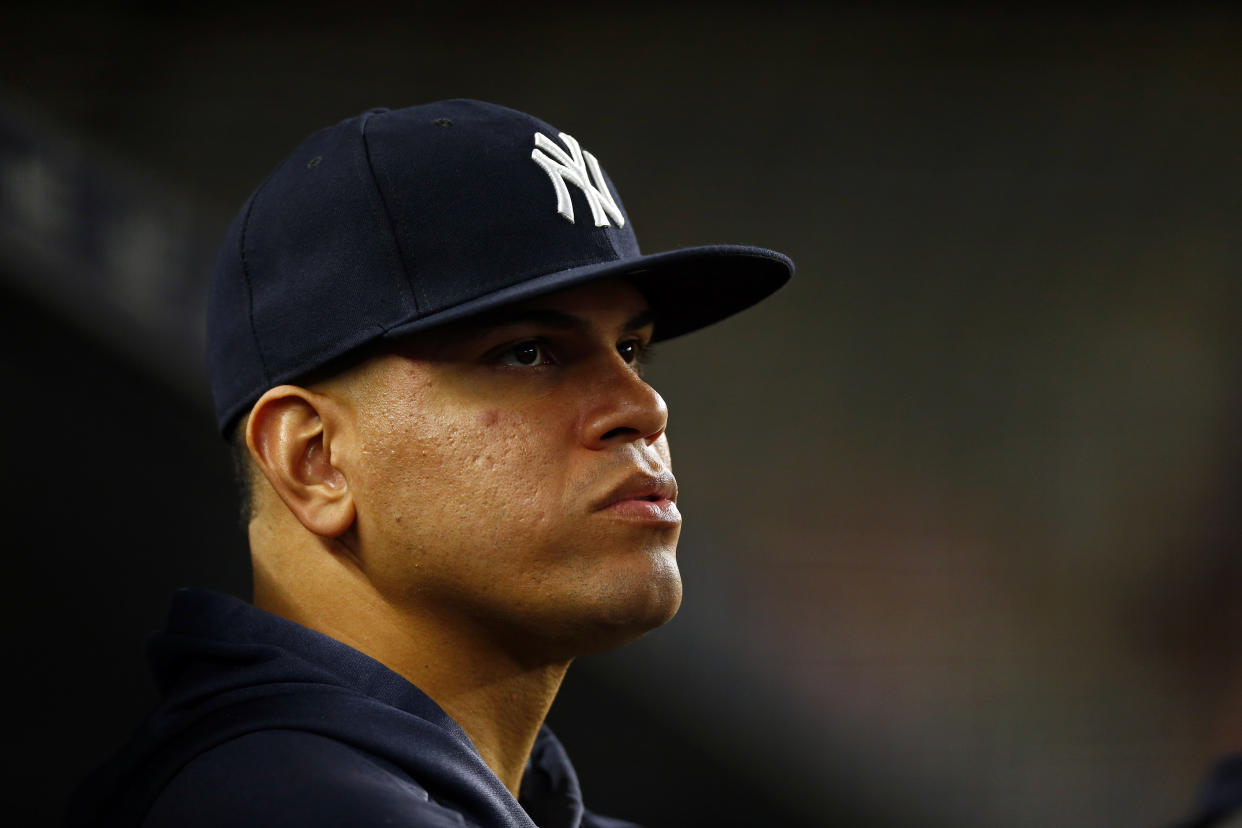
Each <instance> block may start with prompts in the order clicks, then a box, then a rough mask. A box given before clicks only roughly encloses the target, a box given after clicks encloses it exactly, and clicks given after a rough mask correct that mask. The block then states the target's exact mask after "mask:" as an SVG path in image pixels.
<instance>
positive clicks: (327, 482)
mask: <svg viewBox="0 0 1242 828" xmlns="http://www.w3.org/2000/svg"><path fill="white" fill-rule="evenodd" d="M336 405H337V404H336V403H334V402H333V401H332V400H331V399H329V398H328V397H325V396H323V395H321V394H316V393H314V392H313V391H308V390H306V389H305V388H300V387H298V386H296V385H278V386H276V387H275V388H271V389H269V390H268V391H267V393H265V394H264V395H263V396H262V397H260V398H259V400H258V402H256V403H255V404H254V407H253V408H251V410H250V420H249V422H248V423H247V424H246V445H247V446H248V447H249V449H250V456H251V457H253V458H254V462H255V464H256V465H257V466H258V467H259V470H260V471H262V472H263V476H264V477H266V478H267V481H268V482H269V483H270V484H271V485H272V488H273V489H274V490H275V491H276V494H277V495H279V496H280V499H281V500H282V501H284V504H285V506H287V507H288V509H289V511H290V512H292V513H293V515H294V517H296V518H297V519H298V522H300V523H301V524H302V525H303V526H305V527H306V529H307V530H308V531H310V532H313V533H314V534H316V535H320V536H321V537H325V538H335V537H339V536H340V535H342V534H343V533H344V532H345V530H347V529H349V527H350V526H352V525H353V522H354V516H355V511H354V498H353V494H352V492H351V491H350V489H349V483H348V481H347V480H346V479H345V475H344V474H342V472H341V470H340V469H339V468H337V467H336V466H334V465H333V462H332V461H333V458H332V456H331V440H330V439H329V438H330V437H331V436H333V435H331V434H329V433H327V431H326V427H325V423H329V424H332V423H336V422H338V421H339V420H338V419H337V418H334V417H333V416H330V415H331V414H334V413H339V412H335V411H334V410H333V407H334V406H336Z"/></svg>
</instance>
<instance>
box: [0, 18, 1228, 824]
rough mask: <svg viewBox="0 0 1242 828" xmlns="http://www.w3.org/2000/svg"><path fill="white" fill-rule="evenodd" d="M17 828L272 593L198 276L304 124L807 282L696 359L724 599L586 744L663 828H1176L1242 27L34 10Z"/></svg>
mask: <svg viewBox="0 0 1242 828" xmlns="http://www.w3.org/2000/svg"><path fill="white" fill-rule="evenodd" d="M0 32H2V33H3V34H0V38H3V49H2V50H0V65H2V66H3V74H2V75H0V77H2V78H3V81H2V83H0V211H2V212H0V309H2V310H0V320H2V322H3V332H4V335H5V339H6V347H5V348H4V349H3V354H2V355H0V371H2V373H0V382H2V383H3V385H2V386H0V387H2V388H3V405H2V406H0V410H2V411H3V416H4V420H3V435H4V456H5V459H6V461H7V462H6V465H7V468H8V469H9V472H8V473H7V476H6V479H5V482H4V498H3V500H4V504H5V529H6V530H7V531H6V534H7V536H8V543H7V544H6V547H7V549H6V551H7V552H8V560H9V565H8V566H9V569H8V571H9V573H10V576H9V583H10V588H9V590H8V594H9V598H8V600H7V601H6V602H5V605H4V612H5V615H6V618H5V625H4V630H5V636H6V638H5V646H6V651H7V653H8V655H7V656H6V660H7V662H8V664H9V670H10V673H9V682H8V683H9V685H10V687H12V688H15V692H16V702H15V704H14V705H12V706H11V707H10V715H9V716H8V717H7V729H8V736H7V740H8V744H9V750H8V751H7V752H6V753H7V756H6V771H7V773H6V775H7V777H8V781H9V783H10V785H12V786H13V789H14V791H15V792H14V793H11V794H10V797H9V806H8V807H9V808H10V809H11V810H12V813H11V814H10V816H9V817H8V818H7V819H6V821H7V822H9V823H10V824H53V823H55V822H56V821H57V820H58V819H59V815H60V811H61V807H62V805H63V801H64V798H65V796H66V794H67V792H68V790H69V789H70V788H71V787H72V786H73V784H75V783H76V781H77V779H78V778H79V777H80V776H81V775H82V774H84V773H85V772H87V771H88V770H89V769H90V768H91V767H93V766H94V765H95V764H97V763H98V762H100V761H101V760H102V759H103V758H104V757H105V756H106V755H108V754H109V753H110V752H111V751H112V750H113V749H114V748H115V747H116V746H117V745H118V744H119V743H120V741H121V740H122V739H123V738H124V737H125V736H126V734H128V733H129V732H130V730H131V729H132V728H133V727H134V726H135V725H136V723H137V722H138V721H139V719H140V718H141V717H142V715H143V714H144V713H145V712H146V711H147V710H148V709H149V707H150V706H151V705H152V704H153V703H154V699H155V693H154V690H153V688H152V686H151V683H150V681H149V679H148V678H147V675H146V672H145V667H144V663H143V654H142V646H143V638H144V636H145V635H146V634H147V633H148V632H149V631H151V630H153V629H155V628H156V627H158V626H159V625H160V623H161V621H162V616H163V613H164V611H165V609H166V607H167V603H168V598H169V596H170V593H171V591H172V590H173V589H175V588H176V587H179V586H185V585H200V586H208V587H214V588H217V589H223V590H226V591H231V592H234V593H235V594H239V595H242V596H246V595H248V576H247V561H246V555H245V546H244V542H243V538H242V535H241V533H240V531H239V530H238V528H237V521H236V519H235V511H236V506H235V503H234V499H233V494H232V489H231V484H230V476H229V471H228V463H227V459H226V456H225V453H224V450H223V445H222V443H221V442H220V441H219V440H218V438H217V437H216V435H215V432H214V423H213V419H212V415H211V413H210V405H209V401H208V397H207V392H206V381H205V378H204V372H203V369H202V366H201V343H202V336H203V334H202V307H203V285H204V280H205V278H206V274H207V272H208V270H209V268H210V263H211V260H212V258H213V256H214V251H215V246H216V244H217V241H218V239H219V237H220V235H221V234H222V233H223V230H224V227H225V225H226V224H227V222H228V221H229V220H230V218H231V216H232V214H233V212H234V211H235V210H236V209H237V208H238V207H239V206H240V204H241V203H242V201H243V200H244V199H245V198H246V196H247V195H248V193H249V191H250V190H251V189H252V188H253V187H254V186H255V185H256V184H257V183H258V182H259V181H260V180H261V179H262V178H263V176H265V175H266V173H267V172H268V171H269V170H270V169H271V168H272V167H273V166H274V165H275V164H276V162H277V161H278V160H279V159H280V158H282V157H283V156H284V155H285V154H286V153H287V152H288V151H289V150H290V149H291V148H292V147H293V146H294V145H295V144H296V143H297V142H298V141H300V140H301V139H302V138H303V137H304V136H305V135H306V134H308V133H309V132H311V131H313V130H315V129H317V128H319V127H321V126H324V125H327V124H329V123H334V122H336V121H338V120H341V119H343V118H346V117H349V116H352V115H354V114H356V113H358V112H360V111H362V110H364V109H367V108H370V107H373V106H392V107H399V106H404V105H409V104H414V103H420V102H425V101H428V100H433V99H438V98H445V97H457V96H463V97H475V98H482V99H485V100H491V101H494V102H497V103H503V104H506V105H509V106H513V107H516V108H519V109H523V110H526V111H529V112H532V113H533V114H536V115H538V116H539V117H542V118H543V119H545V120H547V121H549V122H551V123H552V124H555V125H556V126H558V127H559V128H562V129H564V130H566V131H567V132H570V133H572V134H573V135H574V136H576V137H577V138H579V139H580V140H581V141H582V143H583V145H584V146H585V147H586V148H588V149H589V150H591V151H592V152H593V153H594V154H595V155H596V156H597V157H598V158H599V159H600V160H601V162H602V164H603V166H604V167H605V169H606V170H607V171H608V172H609V174H610V175H611V177H612V179H613V180H614V181H615V182H616V183H617V185H618V187H619V188H620V191H621V194H622V196H623V198H624V199H625V203H626V206H627V208H628V211H629V213H630V216H631V220H632V221H633V223H634V225H635V227H636V229H637V231H638V234H639V238H640V240H641V241H642V243H643V246H644V249H645V250H647V251H655V250H660V249H666V248H671V247H676V246H683V245H690V244H697V243H709V242H718V241H727V242H740V243H753V244H760V245H765V246H770V247H774V248H776V249H779V250H782V251H785V252H787V253H789V254H790V255H792V256H793V258H794V259H795V260H796V261H797V263H798V267H799V272H798V275H797V277H796V279H795V281H794V282H793V283H792V284H791V285H790V286H789V287H788V288H787V289H786V290H785V291H783V292H782V293H780V294H778V295H777V296H776V297H774V298H773V299H772V300H770V301H769V302H767V303H765V304H764V305H761V306H760V307H758V308H756V309H755V310H753V311H752V312H750V313H747V314H744V315H742V316H740V317H738V318H736V319H733V320H730V321H728V322H726V323H723V324H721V325H719V326H717V327H715V328H712V329H710V330H707V331H704V332H701V333H699V334H695V335H693V336H691V337H687V338H686V339H685V340H684V341H678V340H674V341H672V342H669V343H667V344H665V346H664V347H663V348H661V349H660V353H658V354H657V357H656V361H655V364H654V365H653V367H652V377H653V379H652V382H653V384H654V385H656V386H657V387H658V388H659V389H660V390H661V391H662V392H663V393H664V395H665V397H666V398H667V399H668V401H669V405H670V408H671V411H672V418H671V423H670V429H669V433H670V438H671V441H672V445H673V449H674V458H675V461H676V468H677V472H678V478H679V480H680V482H681V487H682V491H683V506H684V513H685V515H686V527H685V531H684V534H683V542H682V547H681V552H680V556H681V560H682V564H683V572H684V576H685V580H686V600H685V604H684V606H683V609H682V612H681V614H680V615H679V616H678V617H677V618H676V619H675V620H674V621H673V622H672V623H671V624H670V625H668V626H667V627H666V628H664V629H662V630H660V631H657V632H655V633H653V634H651V635H650V636H648V637H647V638H645V639H643V640H642V641H640V642H639V643H638V644H636V645H634V646H632V647H630V648H628V649H625V650H622V651H620V652H618V653H615V654H608V655H604V656H598V657H593V658H590V659H585V660H583V661H581V662H580V663H579V664H578V665H577V666H576V667H575V668H574V669H573V670H572V671H571V674H570V678H569V680H568V681H567V684H566V687H565V691H564V693H563V695H562V697H561V698H560V699H559V700H558V702H557V705H556V707H555V708H554V710H553V713H552V723H553V725H554V727H555V728H556V729H557V731H558V733H559V735H560V736H561V738H562V740H563V741H564V742H565V743H566V744H567V746H568V747H569V750H570V753H571V755H573V756H574V757H575V760H576V763H577V765H578V769H579V772H580V775H581V776H582V778H583V784H584V788H585V793H586V798H587V802H588V803H589V804H590V805H592V806H593V807H594V808H595V809H596V810H599V811H601V812H604V813H609V814H615V815H617V816H623V817H628V818H631V819H635V820H638V821H641V822H643V823H645V824H646V825H648V826H649V828H660V826H687V825H787V826H822V825H851V826H906V825H918V826H957V827H958V828H961V827H962V826H965V827H966V828H969V827H970V826H1053V825H1055V826H1093V828H1101V827H1107V826H1163V825H1168V824H1169V823H1170V822H1172V821H1174V820H1176V819H1177V818H1179V817H1180V816H1182V815H1184V814H1186V813H1187V812H1188V809H1189V808H1190V803H1191V801H1192V799H1193V796H1194V793H1195V790H1196V788H1197V786H1198V785H1199V784H1200V782H1201V780H1202V778H1203V776H1204V774H1205V773H1206V771H1207V769H1208V767H1209V765H1210V764H1211V763H1212V761H1213V760H1214V759H1215V758H1217V757H1218V756H1220V755H1221V754H1222V753H1224V752H1226V751H1228V750H1236V749H1242V646H1239V642H1242V611H1240V610H1239V596H1240V595H1242V518H1240V514H1242V511H1240V510H1239V508H1238V506H1239V501H1240V496H1242V440H1240V438H1239V422H1240V418H1242V347H1240V346H1242V301H1240V300H1242V295H1240V294H1242V280H1240V278H1239V268H1240V266H1242V241H1240V239H1239V233H1238V228H1239V222H1240V221H1242V195H1240V193H1242V189H1240V187H1239V182H1240V180H1242V179H1240V175H1242V151H1240V149H1239V147H1240V146H1242V144H1240V142H1239V136H1240V135H1242V105H1240V102H1242V16H1240V15H1239V14H1238V13H1235V12H1234V11H1232V10H1231V9H1230V8H1229V7H1228V6H1225V5H1220V6H1213V5H1193V4H1177V5H1173V4H1169V5H1168V6H1159V5H1141V4H1140V5H1133V4H1128V5H1125V6H1121V5H1118V6H1115V7H1114V6H1093V7H1092V10H1090V11H1088V10H1082V9H1075V8H1073V7H1071V6H1069V5H1064V6H1051V7H1049V6H1035V5H1031V6H1026V7H1023V6H1008V7H1005V8H1004V10H999V9H993V8H987V7H984V6H975V5H938V6H937V5H931V6H929V5H915V4H886V3H875V4H855V5H814V6H812V5H805V6H804V5H789V4H781V3H764V4H758V3H755V4H747V3H728V4H702V3H678V4H661V3H628V4H625V5H623V6H605V5H588V4H580V3H579V4H573V3H563V4H559V3H542V4H534V5H522V4H515V5H513V6H500V5H480V4H476V3H469V2H462V3H456V4H442V5H438V6H435V7H425V6H422V5H420V4H417V3H391V4H384V3H381V4H378V5H369V6H366V7H363V6H362V5H356V6H351V7H345V8H342V9H337V10H328V9H325V8H323V7H319V6H316V5H315V4H295V3H279V2H248V3H237V2H229V1H227V0H226V2H217V3H213V4H201V5H200V4H195V3H187V2H165V3H150V2H143V3H111V4H91V5H88V4H85V3H79V4H73V3H56V2H52V3H39V4H35V3H10V4H6V5H5V7H4V11H3V12H2V13H0Z"/></svg>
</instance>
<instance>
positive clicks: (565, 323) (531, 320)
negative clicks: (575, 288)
mask: <svg viewBox="0 0 1242 828" xmlns="http://www.w3.org/2000/svg"><path fill="white" fill-rule="evenodd" d="M654 323H655V312H654V311H652V310H651V309H650V308H647V309H644V310H641V311H639V312H638V313H636V314H634V315H633V316H631V317H630V318H629V319H627V320H626V321H625V324H624V325H622V327H621V330H622V331H625V332H627V333H628V332H630V331H637V330H642V329H643V328H645V327H647V326H648V325H652V324H654ZM523 324H525V325H534V326H537V327H544V328H554V329H556V330H562V331H574V332H580V333H581V332H586V331H589V330H590V329H591V323H590V322H589V321H588V320H587V319H586V317H582V316H577V315H575V314H572V313H566V312H565V311H559V310H553V309H552V308H501V309H500V310H496V311H492V312H489V313H484V314H481V315H479V316H476V317H472V318H469V319H465V320H463V321H462V322H461V323H459V328H460V329H462V330H465V331H482V330H486V329H488V328H499V327H504V326H507V325H523Z"/></svg>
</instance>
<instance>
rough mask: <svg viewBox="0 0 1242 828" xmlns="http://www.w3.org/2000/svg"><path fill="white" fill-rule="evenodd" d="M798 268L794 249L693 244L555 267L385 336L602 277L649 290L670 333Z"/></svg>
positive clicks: (760, 294)
mask: <svg viewBox="0 0 1242 828" xmlns="http://www.w3.org/2000/svg"><path fill="white" fill-rule="evenodd" d="M793 272H794V264H793V261H792V260H791V259H790V258H789V257H788V256H786V255H784V254H783V253H777V252H776V251H775V250H768V249H766V248H763V247H750V246H746V245H712V246H705V247H687V248H682V249H680V250H670V251H667V252H665V253H653V254H651V255H649V256H639V257H637V258H632V259H619V260H617V261H612V262H600V263H597V264H591V265H584V266H582V267H575V268H571V269H569V270H561V271H557V272H555V273H548V274H546V275H543V276H538V277H535V278H533V279H528V280H526V281H524V282H522V283H520V284H517V285H513V286H512V287H508V288H504V289H502V290H498V291H495V292H493V293H489V294H487V295H486V296H480V297H478V298H476V299H471V300H470V301H468V302H463V303H461V304H459V305H454V306H453V307H451V308H446V309H444V310H442V311H438V312H436V313H432V314H428V315H426V316H421V317H419V318H418V319H413V320H410V321H408V322H404V323H400V324H398V325H395V326H393V327H391V328H389V329H388V330H387V331H386V332H385V336H386V337H388V338H392V337H399V336H405V335H406V334H411V333H414V332H416V331H422V330H427V329H429V328H434V327H436V326H439V325H443V324H445V323H448V322H454V321H457V320H460V319H465V318H468V317H470V316H474V315H476V314H480V313H484V312H486V311H490V310H494V309H496V308H500V307H503V306H505V305H511V304H514V303H515V302H521V301H524V300H526V299H532V298H534V297H536V296H542V295H544V294H547V293H553V292H555V291H558V290H564V289H566V288H570V287H574V286H576V285H581V284H585V283H587V282H592V281H595V280H597V279H606V278H609V277H624V278H629V279H631V280H632V281H633V282H634V284H635V286H636V287H638V289H639V290H640V291H642V293H643V295H644V296H645V297H646V299H647V301H648V303H650V305H651V309H652V311H653V312H654V313H655V319H656V321H655V332H654V335H653V339H655V340H664V339H671V338H672V337H675V336H681V335H682V334H686V333H690V332H691V331H697V330H698V329H699V328H703V327H706V326H708V325H711V324H713V323H715V322H719V321H720V320H722V319H725V318H727V317H729V316H732V315H733V314H735V313H737V312H738V311H742V310H745V309H746V308H749V307H750V306H751V305H754V304H756V303H758V302H760V301H762V300H763V299H765V298H767V297H768V296H770V295H772V294H773V293H775V292H776V291H777V290H779V289H780V288H781V286H783V285H784V284H785V283H786V282H788V281H789V279H790V278H791V277H792V276H793Z"/></svg>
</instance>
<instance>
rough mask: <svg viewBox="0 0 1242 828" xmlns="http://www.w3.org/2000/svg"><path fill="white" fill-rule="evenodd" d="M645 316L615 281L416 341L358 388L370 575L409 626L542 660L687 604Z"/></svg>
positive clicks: (356, 472) (366, 374) (364, 375)
mask: <svg viewBox="0 0 1242 828" xmlns="http://www.w3.org/2000/svg"><path fill="white" fill-rule="evenodd" d="M651 333H652V328H651V324H650V318H649V314H648V311H647V303H646V301H645V299H643V297H642V295H641V294H640V293H639V292H638V291H637V290H636V289H635V288H634V287H632V286H631V285H630V284H628V283H626V282H623V281H619V280H610V281H604V282H599V283H592V284H588V285H584V286H580V287H576V288H571V289H569V290H565V291H562V292H559V293H555V294H550V295H548V296H546V297H540V298H537V299H534V300H530V301H527V302H524V303H520V304H517V305H514V306H512V307H509V308H505V309H504V310H503V311H502V312H501V313H497V314H492V315H489V316H488V317H486V318H484V319H479V320H473V321H469V322H467V323H463V324H457V325H453V326H450V327H447V328H440V329H436V330H435V331H431V332H428V333H424V334H416V335H414V336H412V337H410V338H408V339H407V340H405V341H403V342H402V343H401V345H400V346H399V347H398V348H397V349H396V351H395V352H394V353H390V354H387V355H384V356H380V357H377V358H375V359H373V360H371V361H370V362H368V363H367V364H366V365H365V366H364V367H363V368H362V369H361V370H360V371H359V372H358V373H357V375H355V376H354V378H353V379H351V380H350V389H351V390H350V391H349V394H348V399H349V401H350V402H349V408H350V413H351V417H352V422H353V429H354V433H353V451H354V454H355V458H354V462H353V463H352V464H351V466H352V468H351V469H350V470H349V471H348V472H347V475H348V482H349V486H350V488H351V491H352V492H353V494H354V498H355V503H356V508H357V522H356V524H355V531H356V536H357V539H358V543H357V553H358V557H359V562H360V565H361V566H362V568H363V570H364V571H365V572H366V574H367V576H368V578H370V579H371V581H372V583H374V584H375V585H376V586H377V588H378V589H379V591H380V593H381V594H382V595H383V596H384V598H385V600H386V601H387V602H388V603H389V604H390V605H391V606H393V607H395V608H397V609H398V610H399V611H401V612H402V613H405V614H408V615H409V617H410V618H411V620H415V619H417V620H418V621H420V622H424V623H425V622H431V623H436V624H446V623H447V624H454V625H457V626H458V628H460V629H465V630H476V631H477V632H478V633H479V635H480V636H482V637H490V638H493V639H495V638H497V637H500V638H504V639H507V642H508V645H509V646H510V647H512V648H516V649H518V650H523V651H527V652H529V653H530V654H531V655H532V656H540V655H544V654H549V653H552V654H558V655H562V656H572V655H576V654H579V653H581V652H587V651H592V650H599V649H605V648H608V647H612V646H616V645H619V644H621V643H624V642H625V641H627V640H630V639H632V638H633V637H635V636H637V635H640V634H642V633H644V632H646V631H648V630H650V629H652V628H654V627H656V626H658V625H660V624H662V623H664V622H665V621H667V620H668V619H669V618H671V617H672V616H673V614H674V613H675V612H676V611H677V607H678V605H679V604H680V601H681V577H680V574H679V572H678V569H677V561H676V547H677V538H678V535H679V533H680V531H681V516H680V514H679V513H678V512H677V507H676V505H675V504H674V502H673V501H675V499H676V483H675V482H674V481H673V479H672V474H671V472H670V458H669V449H668V440H667V438H666V436H665V426H666V423H667V415H668V411H667V408H666V406H665V404H664V400H663V399H661V397H660V396H659V395H658V394H657V393H656V392H655V391H654V390H653V389H652V388H651V387H650V386H649V385H647V384H646V383H645V382H644V381H643V379H642V377H641V361H642V356H643V352H644V351H645V349H646V347H647V343H648V342H649V341H650V338H651Z"/></svg>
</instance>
